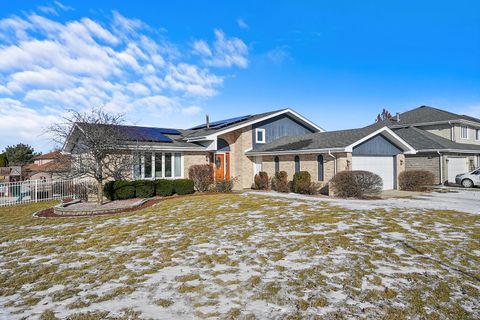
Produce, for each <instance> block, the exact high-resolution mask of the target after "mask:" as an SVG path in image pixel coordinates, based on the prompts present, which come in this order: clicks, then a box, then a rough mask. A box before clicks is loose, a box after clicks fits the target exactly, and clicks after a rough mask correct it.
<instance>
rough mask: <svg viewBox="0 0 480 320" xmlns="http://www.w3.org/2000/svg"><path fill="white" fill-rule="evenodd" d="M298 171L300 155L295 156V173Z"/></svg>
mask: <svg viewBox="0 0 480 320" xmlns="http://www.w3.org/2000/svg"><path fill="white" fill-rule="evenodd" d="M297 172H300V157H299V156H295V173H297Z"/></svg>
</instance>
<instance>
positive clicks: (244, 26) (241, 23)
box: [237, 18, 248, 29]
mask: <svg viewBox="0 0 480 320" xmlns="http://www.w3.org/2000/svg"><path fill="white" fill-rule="evenodd" d="M237 25H238V26H239V27H240V28H241V29H248V24H247V23H246V22H245V20H243V19H241V18H238V19H237Z"/></svg>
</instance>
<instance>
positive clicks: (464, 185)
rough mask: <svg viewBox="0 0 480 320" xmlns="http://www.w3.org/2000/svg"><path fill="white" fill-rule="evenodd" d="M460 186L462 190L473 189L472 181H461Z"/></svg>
mask: <svg viewBox="0 0 480 320" xmlns="http://www.w3.org/2000/svg"><path fill="white" fill-rule="evenodd" d="M462 186H463V187H464V188H471V187H473V181H472V180H470V179H465V180H463V181H462Z"/></svg>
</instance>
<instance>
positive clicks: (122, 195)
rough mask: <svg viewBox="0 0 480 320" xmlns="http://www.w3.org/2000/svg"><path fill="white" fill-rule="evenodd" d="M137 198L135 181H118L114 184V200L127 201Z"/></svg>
mask: <svg viewBox="0 0 480 320" xmlns="http://www.w3.org/2000/svg"><path fill="white" fill-rule="evenodd" d="M132 198H135V181H125V180H118V181H114V183H113V199H114V200H125V199H132Z"/></svg>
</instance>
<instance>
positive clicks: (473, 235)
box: [0, 194, 480, 319]
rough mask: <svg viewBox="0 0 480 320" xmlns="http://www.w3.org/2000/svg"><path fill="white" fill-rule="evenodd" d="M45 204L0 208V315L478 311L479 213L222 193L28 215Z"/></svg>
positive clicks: (458, 315) (425, 314)
mask: <svg viewBox="0 0 480 320" xmlns="http://www.w3.org/2000/svg"><path fill="white" fill-rule="evenodd" d="M53 204H54V203H41V204H34V205H23V206H16V207H9V208H1V209H0V283H1V284H2V285H1V286H0V310H2V311H1V312H0V317H6V318H9V319H10V318H11V319H21V318H25V317H34V318H40V319H57V318H69V319H114V318H115V319H143V318H155V317H156V316H157V315H164V318H178V317H185V315H187V317H197V318H222V319H236V318H242V319H255V318H285V319H303V318H314V317H316V316H321V317H324V318H327V319H342V318H344V317H347V318H368V319H409V318H425V319H444V318H448V319H474V318H478V317H480V311H479V310H480V302H479V299H478V297H479V296H480V291H479V289H478V288H479V287H480V218H479V216H476V215H470V214H464V213H459V212H453V211H431V210H423V209H421V208H419V209H410V210H401V209H392V210H381V209H378V210H357V211H352V210H346V209H343V208H340V207H336V206H330V205H328V204H326V203H318V202H309V201H305V200H302V201H298V200H290V199H275V198H266V197H262V196H254V195H248V196H246V195H238V194H232V195H209V196H204V197H192V198H182V199H174V200H170V201H166V202H161V203H159V204H158V205H156V206H155V207H152V208H148V209H145V210H142V211H138V212H132V213H127V214H119V215H113V216H103V217H100V216H98V217H91V218H85V217H77V218H71V219H70V218H68V219H66V218H53V219H37V218H33V217H32V216H31V214H32V213H33V212H34V211H37V210H39V209H41V208H45V207H48V206H51V205H53ZM45 306H48V309H47V310H45ZM2 312H3V313H2ZM347 315H348V316H347Z"/></svg>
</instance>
